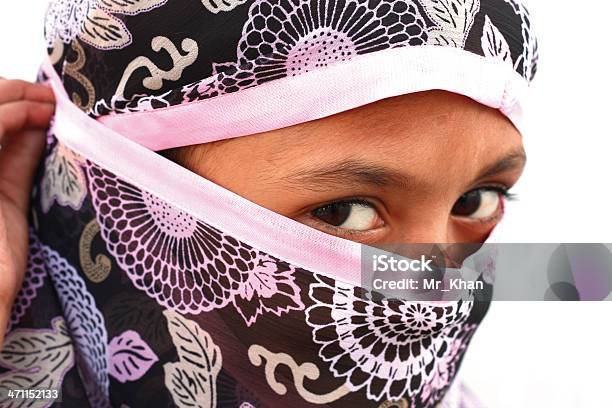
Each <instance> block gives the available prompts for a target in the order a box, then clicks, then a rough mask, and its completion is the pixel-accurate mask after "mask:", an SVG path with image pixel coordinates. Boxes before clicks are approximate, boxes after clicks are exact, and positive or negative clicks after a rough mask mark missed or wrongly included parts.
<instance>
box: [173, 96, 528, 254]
mask: <svg viewBox="0 0 612 408" xmlns="http://www.w3.org/2000/svg"><path fill="white" fill-rule="evenodd" d="M168 157H169V158H171V159H172V160H174V161H177V162H178V163H179V164H181V165H183V166H185V167H187V168H189V169H191V170H192V171H194V172H196V173H198V174H200V175H202V176H203V177H205V178H207V179H209V180H211V181H213V182H215V183H217V184H219V185H221V186H223V187H225V188H227V189H229V190H232V191H233V192H235V193H237V194H239V195H241V196H242V197H245V198H247V199H249V200H251V201H253V202H255V203H257V204H259V205H261V206H263V207H266V208H268V209H270V210H272V211H275V212H277V213H280V214H283V215H285V216H287V217H290V218H293V219H294V220H296V221H299V222H301V223H303V224H306V225H309V226H311V227H313V228H316V229H319V230H321V231H323V232H326V233H329V234H332V235H336V236H339V237H342V238H346V239H349V240H352V241H357V242H362V243H367V244H385V243H459V242H462V243H464V242H471V243H478V242H483V241H484V240H485V239H486V238H487V236H488V235H489V234H490V232H491V231H492V230H493V228H494V227H495V225H496V224H497V223H499V221H500V220H501V218H502V216H503V213H504V200H505V199H507V198H508V197H509V193H508V191H509V189H510V188H511V187H512V186H513V185H514V183H516V181H517V180H518V178H519V177H520V175H521V173H522V171H523V167H524V165H525V153H524V150H523V145H522V141H521V137H520V135H519V133H518V131H517V130H516V129H515V128H514V126H513V125H512V124H511V123H510V121H509V120H508V119H506V117H505V116H503V115H502V114H501V113H500V112H499V111H497V110H494V109H490V108H488V107H485V106H483V105H481V104H479V103H476V102H474V101H472V100H471V99H468V98H466V97H463V96H459V95H455V94H451V93H447V92H442V91H431V92H423V93H419V94H410V95H404V96H399V97H395V98H390V99H386V100H383V101H379V102H376V103H373V104H370V105H367V106H364V107H360V108H357V109H353V110H351V111H347V112H343V113H340V114H337V115H334V116H331V117H328V118H324V119H320V120H316V121H312V122H308V123H303V124H299V125H296V126H292V127H288V128H284V129H280V130H275V131H271V132H266V133H264V134H259V135H257V136H247V137H241V138H236V139H230V140H226V141H221V142H216V143H211V144H207V145H199V146H190V147H185V148H178V149H174V150H173V151H170V152H168Z"/></svg>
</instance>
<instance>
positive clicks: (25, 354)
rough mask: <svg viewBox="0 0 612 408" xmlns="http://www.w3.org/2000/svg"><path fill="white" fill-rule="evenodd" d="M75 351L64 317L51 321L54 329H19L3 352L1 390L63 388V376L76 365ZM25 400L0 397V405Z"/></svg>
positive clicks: (6, 407) (38, 404)
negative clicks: (3, 371) (4, 370)
mask: <svg viewBox="0 0 612 408" xmlns="http://www.w3.org/2000/svg"><path fill="white" fill-rule="evenodd" d="M74 357H75V356H74V349H73V346H72V341H71V340H70V336H69V333H68V329H67V327H66V322H65V321H64V319H63V318H62V317H56V318H54V319H53V320H52V321H51V329H16V330H14V331H12V332H11V333H9V334H8V335H7V336H6V338H5V340H4V345H3V346H2V351H0V366H1V367H4V368H8V369H9V370H10V371H8V372H6V373H3V374H0V389H5V390H6V389H34V388H47V389H60V388H61V386H62V382H63V380H64V375H65V374H66V373H67V372H68V370H70V369H71V368H72V367H73V366H74ZM23 402H24V401H23V400H11V399H8V398H7V397H5V396H4V393H3V394H2V395H0V406H1V407H3V408H12V407H17V406H23ZM27 402H28V405H27V406H28V407H35V408H42V407H48V406H50V405H51V404H52V403H53V401H50V400H42V399H41V400H36V399H34V400H27Z"/></svg>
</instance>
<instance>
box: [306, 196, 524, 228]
mask: <svg viewBox="0 0 612 408" xmlns="http://www.w3.org/2000/svg"><path fill="white" fill-rule="evenodd" d="M474 190H486V191H495V192H496V193H498V194H500V195H501V196H502V198H503V200H504V201H509V202H512V201H516V200H518V196H517V195H516V194H513V193H511V192H510V189H509V188H508V187H505V186H500V185H488V186H486V185H485V186H482V187H477V188H474V189H472V190H469V191H467V192H466V193H465V194H467V193H469V192H471V191H474ZM334 204H355V205H363V206H366V207H372V208H374V209H376V210H377V211H378V212H380V211H379V209H378V206H377V205H376V204H374V203H373V202H371V201H370V200H367V199H364V198H359V197H354V198H347V199H343V200H336V201H331V202H329V203H326V204H323V205H320V206H318V207H317V208H314V209H312V210H311V211H310V214H311V215H312V214H313V212H314V211H315V210H318V209H322V208H325V207H327V206H331V205H334ZM498 217H499V215H498V216H495V217H491V219H483V220H479V221H477V222H480V223H483V224H486V223H488V222H491V220H493V219H495V218H498ZM313 218H314V219H315V220H317V218H316V217H314V216H313ZM383 221H384V220H383ZM321 223H322V224H323V225H324V226H325V228H327V229H331V230H334V231H336V233H337V234H339V235H340V234H341V235H344V236H357V235H363V234H364V233H367V232H364V231H352V230H348V229H344V228H340V227H336V226H333V225H329V224H326V223H323V222H321Z"/></svg>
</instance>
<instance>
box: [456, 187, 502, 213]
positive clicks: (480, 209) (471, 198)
mask: <svg viewBox="0 0 612 408" xmlns="http://www.w3.org/2000/svg"><path fill="white" fill-rule="evenodd" d="M507 195H508V192H507V191H505V190H502V189H499V188H480V189H477V190H472V191H470V192H467V193H465V194H464V195H462V196H461V197H460V198H459V200H457V202H456V203H455V205H454V206H453V210H452V214H453V215H455V216H458V217H466V218H471V219H474V220H485V219H488V218H492V217H494V216H495V214H496V213H497V212H498V211H499V210H500V207H501V203H502V197H505V196H507Z"/></svg>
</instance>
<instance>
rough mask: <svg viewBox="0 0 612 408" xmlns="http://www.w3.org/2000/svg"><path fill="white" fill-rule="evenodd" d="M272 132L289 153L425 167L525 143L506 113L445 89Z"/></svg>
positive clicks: (278, 150) (280, 148)
mask: <svg viewBox="0 0 612 408" xmlns="http://www.w3.org/2000/svg"><path fill="white" fill-rule="evenodd" d="M269 134H270V136H271V138H272V139H276V141H277V142H278V143H271V144H270V145H269V146H270V148H271V149H272V150H275V153H282V154H283V155H291V154H292V153H295V154H298V153H299V154H302V155H303V157H304V158H307V159H314V158H316V157H319V158H325V157H328V158H330V159H331V158H333V157H335V158H342V157H345V156H351V157H355V156H357V157H362V158H370V159H373V158H375V160H376V161H382V162H389V163H393V162H398V163H399V162H403V163H413V164H415V163H419V162H421V163H419V165H420V166H426V165H427V164H428V163H429V164H430V165H435V164H436V163H441V162H445V161H449V160H452V161H460V162H463V164H464V166H463V167H464V168H465V166H468V165H469V164H470V163H472V162H475V161H476V162H477V161H481V160H484V159H485V158H487V157H489V158H491V159H494V157H495V156H501V155H503V154H504V153H506V152H508V151H512V150H517V149H518V148H520V147H521V146H522V139H521V136H520V134H519V132H518V131H517V130H516V128H515V127H514V126H513V125H512V123H511V122H510V121H509V120H508V119H507V118H506V117H505V116H504V115H503V114H502V113H501V112H499V111H498V110H495V109H491V108H489V107H486V106H484V105H481V104H479V103H477V102H475V101H473V100H472V99H469V98H467V97H464V96H461V95H457V94H452V93H449V92H444V91H428V92H421V93H417V94H410V95H403V96H399V97H395V98H389V99H385V100H382V101H378V102H375V103H372V104H370V105H366V106H363V107H360V108H357V109H353V110H350V111H346V112H342V113H340V114H337V115H334V116H330V117H327V118H323V119H320V120H316V121H312V122H308V123H303V124H300V125H297V126H293V127H290V128H285V129H280V130H277V131H273V132H269ZM264 139H266V138H262V139H260V140H264ZM474 158H477V159H480V160H474Z"/></svg>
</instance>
